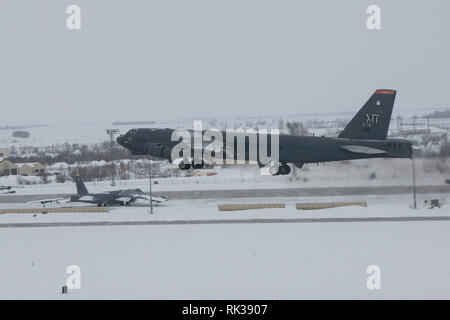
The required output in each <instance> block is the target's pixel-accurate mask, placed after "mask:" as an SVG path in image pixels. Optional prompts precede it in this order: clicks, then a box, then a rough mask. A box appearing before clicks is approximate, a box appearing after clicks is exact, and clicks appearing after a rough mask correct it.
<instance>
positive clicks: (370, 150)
mask: <svg viewBox="0 0 450 320" xmlns="http://www.w3.org/2000/svg"><path fill="white" fill-rule="evenodd" d="M341 148H342V149H344V150H347V151H350V152H353V153H363V154H382V153H387V152H386V151H384V150H381V149H376V148H370V147H365V146H341Z"/></svg>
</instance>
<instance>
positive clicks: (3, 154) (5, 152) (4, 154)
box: [0, 148, 11, 158]
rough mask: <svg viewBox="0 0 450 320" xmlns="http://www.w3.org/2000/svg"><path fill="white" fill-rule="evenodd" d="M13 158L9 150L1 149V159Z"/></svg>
mask: <svg viewBox="0 0 450 320" xmlns="http://www.w3.org/2000/svg"><path fill="white" fill-rule="evenodd" d="M9 156H11V152H10V151H9V150H8V149H5V148H0V158H8V157H9Z"/></svg>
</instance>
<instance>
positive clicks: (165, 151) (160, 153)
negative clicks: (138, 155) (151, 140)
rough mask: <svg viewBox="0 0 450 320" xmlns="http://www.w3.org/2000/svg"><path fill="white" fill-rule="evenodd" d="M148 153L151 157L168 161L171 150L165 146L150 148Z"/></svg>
mask: <svg viewBox="0 0 450 320" xmlns="http://www.w3.org/2000/svg"><path fill="white" fill-rule="evenodd" d="M149 150H150V151H149V153H150V155H151V156H153V157H157V158H165V159H170V155H171V151H172V150H171V148H168V147H165V146H150V147H149Z"/></svg>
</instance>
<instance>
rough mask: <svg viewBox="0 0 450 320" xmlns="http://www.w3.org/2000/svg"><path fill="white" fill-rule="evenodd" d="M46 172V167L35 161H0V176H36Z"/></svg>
mask: <svg viewBox="0 0 450 320" xmlns="http://www.w3.org/2000/svg"><path fill="white" fill-rule="evenodd" d="M47 172H48V171H47V167H46V166H44V165H43V164H40V163H37V162H32V163H12V162H11V161H9V160H3V161H0V175H2V176H16V175H21V176H32V175H36V176H37V175H43V174H47Z"/></svg>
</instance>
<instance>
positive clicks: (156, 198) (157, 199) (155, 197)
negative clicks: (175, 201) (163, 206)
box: [133, 193, 168, 203]
mask: <svg viewBox="0 0 450 320" xmlns="http://www.w3.org/2000/svg"><path fill="white" fill-rule="evenodd" d="M133 198H134V199H141V200H147V201H150V193H145V194H142V195H138V196H135V197H133ZM152 201H153V202H157V203H164V202H167V201H168V200H167V198H166V197H163V196H159V195H156V194H154V195H152Z"/></svg>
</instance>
